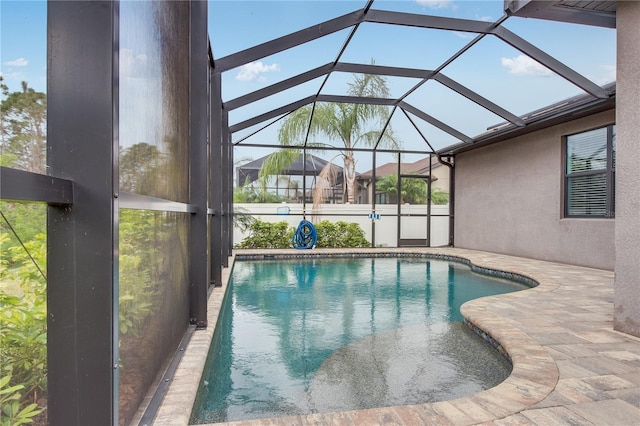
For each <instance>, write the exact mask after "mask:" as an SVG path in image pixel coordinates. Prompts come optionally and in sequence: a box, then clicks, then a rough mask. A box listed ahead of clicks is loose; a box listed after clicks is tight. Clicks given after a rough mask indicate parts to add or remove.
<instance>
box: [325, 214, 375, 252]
mask: <svg viewBox="0 0 640 426" xmlns="http://www.w3.org/2000/svg"><path fill="white" fill-rule="evenodd" d="M316 231H317V232H318V243H317V244H316V247H324V248H344V247H370V246H371V243H370V242H369V241H367V239H366V238H365V236H364V231H363V230H362V228H360V225H358V224H357V223H348V222H343V221H338V222H330V221H328V220H323V221H322V222H320V223H318V224H316Z"/></svg>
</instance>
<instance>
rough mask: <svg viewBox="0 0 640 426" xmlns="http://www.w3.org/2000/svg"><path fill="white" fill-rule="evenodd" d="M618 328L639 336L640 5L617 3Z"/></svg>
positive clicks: (616, 283) (616, 265) (616, 324)
mask: <svg viewBox="0 0 640 426" xmlns="http://www.w3.org/2000/svg"><path fill="white" fill-rule="evenodd" d="M616 5H617V12H616V26H617V29H618V40H617V41H618V42H617V46H618V48H617V49H618V52H617V53H618V55H617V61H618V63H617V74H618V75H617V97H616V102H617V105H618V107H617V115H616V121H617V123H618V125H617V136H616V137H617V140H616V145H617V146H616V148H617V158H616V162H617V165H616V166H617V169H618V170H616V230H615V243H616V263H615V271H616V274H615V296H614V328H615V329H616V330H619V331H622V332H625V333H629V334H633V335H635V336H639V337H640V136H638V135H640V122H639V121H638V117H640V80H639V79H638V76H639V75H640V55H639V54H638V52H640V25H638V23H640V2H617V3H616Z"/></svg>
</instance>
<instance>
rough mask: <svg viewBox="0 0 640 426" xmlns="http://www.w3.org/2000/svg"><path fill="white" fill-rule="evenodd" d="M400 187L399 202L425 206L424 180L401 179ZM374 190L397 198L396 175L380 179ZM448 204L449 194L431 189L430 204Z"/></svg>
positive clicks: (416, 178)
mask: <svg viewBox="0 0 640 426" xmlns="http://www.w3.org/2000/svg"><path fill="white" fill-rule="evenodd" d="M400 183H401V185H400V202H401V203H410V204H426V202H427V182H426V181H425V180H424V179H418V176H417V175H416V177H415V178H407V177H403V178H402V180H401V182H400ZM376 190H378V191H384V192H387V193H389V194H392V195H395V196H397V194H398V175H397V174H391V175H387V176H384V177H382V178H380V179H379V180H378V181H376ZM448 202H449V194H447V193H446V192H444V191H442V190H440V189H436V188H431V203H432V204H447V203H448Z"/></svg>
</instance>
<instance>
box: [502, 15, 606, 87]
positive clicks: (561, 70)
mask: <svg viewBox="0 0 640 426" xmlns="http://www.w3.org/2000/svg"><path fill="white" fill-rule="evenodd" d="M491 33H492V34H494V35H495V36H496V37H498V38H499V39H501V40H502V41H504V42H505V43H507V44H509V45H511V46H513V47H515V48H516V49H518V50H519V51H521V52H522V53H524V54H525V55H527V56H529V57H530V58H531V59H533V60H534V61H537V62H539V63H540V64H542V65H543V66H545V67H547V68H549V69H550V70H551V71H553V72H554V73H556V74H558V75H559V76H560V77H562V78H564V79H565V80H567V81H569V82H571V83H573V84H575V85H576V86H578V87H579V88H581V89H582V90H584V91H585V92H587V93H590V94H591V95H593V96H595V97H596V98H600V99H606V98H608V97H609V96H608V94H607V91H606V90H604V89H603V88H602V87H600V86H598V85H597V84H595V83H594V82H592V81H591V80H589V79H587V78H585V77H583V76H582V75H580V74H578V73H577V72H575V71H574V70H572V69H571V68H569V67H568V66H566V65H565V64H563V63H562V62H560V61H558V60H557V59H555V58H554V57H552V56H551V55H549V54H547V53H545V52H543V51H542V50H540V49H538V48H537V47H536V46H534V45H533V44H531V43H529V42H528V41H526V40H525V39H523V38H522V37H519V36H517V35H516V34H514V33H512V32H511V31H509V30H508V29H506V28H504V27H502V26H499V27H496V28H494V29H493V30H492V31H491Z"/></svg>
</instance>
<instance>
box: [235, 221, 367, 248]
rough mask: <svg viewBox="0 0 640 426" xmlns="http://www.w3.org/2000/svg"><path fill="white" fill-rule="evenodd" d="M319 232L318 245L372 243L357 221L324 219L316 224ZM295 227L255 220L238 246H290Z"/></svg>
mask: <svg viewBox="0 0 640 426" xmlns="http://www.w3.org/2000/svg"><path fill="white" fill-rule="evenodd" d="M315 228H316V231H317V232H318V242H317V244H316V247H325V248H343V247H369V246H370V245H371V244H370V243H369V241H367V239H366V238H365V236H364V231H363V230H362V228H360V225H358V224H357V223H348V222H342V221H340V222H330V221H328V220H323V221H322V222H320V223H318V224H316V225H315ZM294 232H295V228H293V227H290V226H289V225H287V223H286V222H277V223H270V222H263V221H261V220H259V219H258V220H255V221H254V222H253V223H252V224H251V225H250V226H249V235H248V236H247V237H246V238H245V239H244V240H242V242H240V243H239V244H237V245H236V248H289V247H291V238H292V237H293V233H294Z"/></svg>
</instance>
